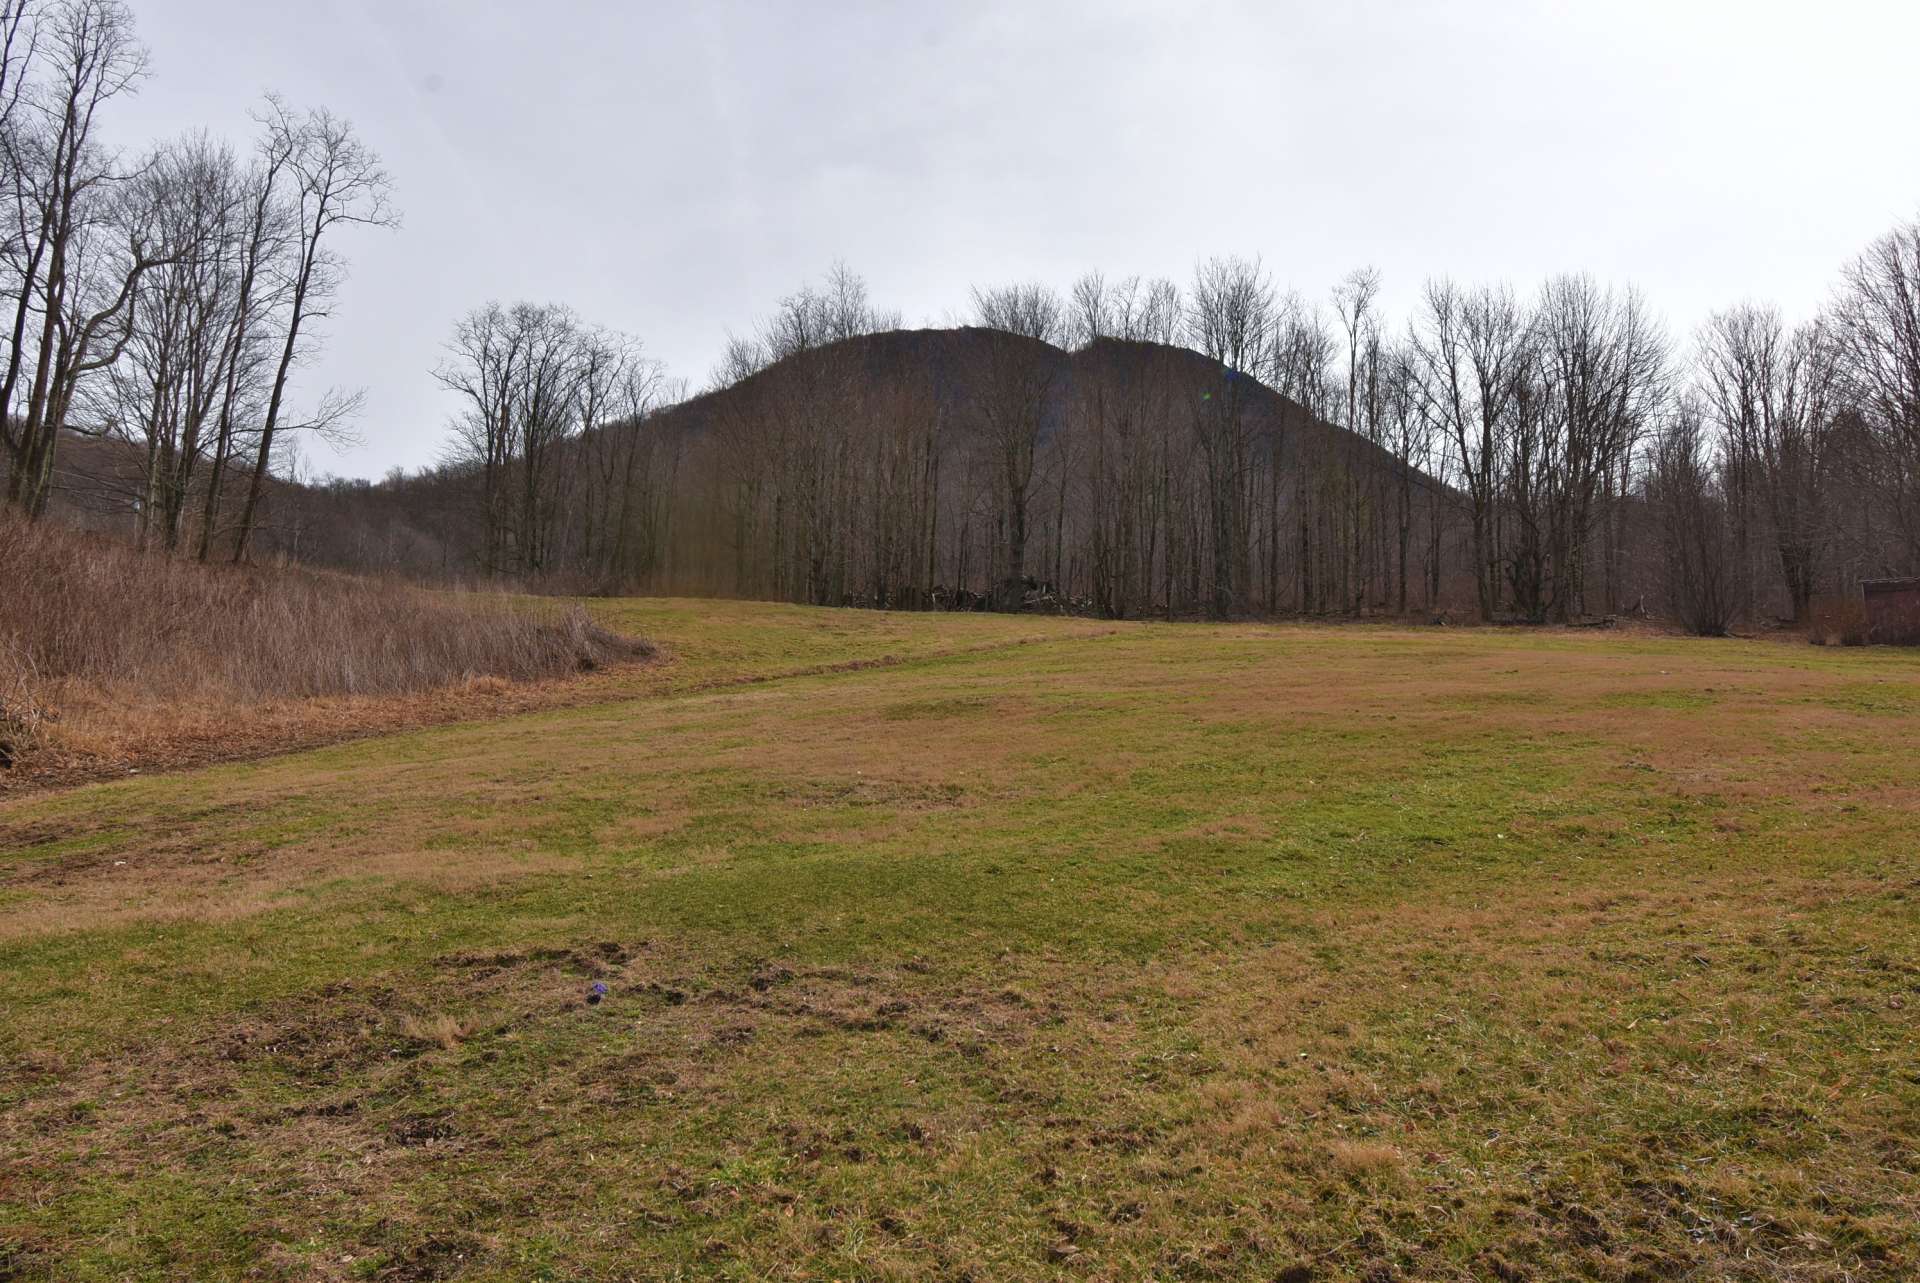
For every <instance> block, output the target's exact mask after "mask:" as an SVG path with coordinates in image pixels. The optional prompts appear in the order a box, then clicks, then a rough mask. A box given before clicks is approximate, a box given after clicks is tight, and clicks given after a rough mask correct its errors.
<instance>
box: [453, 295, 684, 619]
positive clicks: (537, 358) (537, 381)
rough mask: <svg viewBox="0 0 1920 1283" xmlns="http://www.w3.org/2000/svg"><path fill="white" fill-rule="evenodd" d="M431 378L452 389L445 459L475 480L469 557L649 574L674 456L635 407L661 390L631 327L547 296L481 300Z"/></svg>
mask: <svg viewBox="0 0 1920 1283" xmlns="http://www.w3.org/2000/svg"><path fill="white" fill-rule="evenodd" d="M435 377H436V378H437V379H438V380H439V381H440V383H441V385H442V386H444V387H446V388H447V389H448V390H450V391H453V392H456V393H458V394H459V396H460V398H461V402H462V407H461V412H460V414H459V415H458V416H457V417H456V419H455V421H454V432H453V435H454V441H453V447H452V450H451V466H452V468H453V469H454V470H455V471H457V472H462V473H465V474H467V475H469V476H470V477H471V478H472V479H473V480H474V481H475V483H476V484H475V486H474V488H473V498H474V507H475V511H476V513H477V520H476V521H475V523H474V525H475V528H476V529H477V531H478V547H477V548H476V549H475V550H474V551H475V553H476V554H477V562H478V568H479V569H481V570H483V571H485V572H487V573H489V574H515V575H521V576H540V575H543V574H547V573H550V572H553V571H556V570H562V569H565V570H572V571H588V572H590V573H592V574H594V575H596V576H599V577H602V578H606V579H610V580H612V581H632V580H634V579H637V578H645V577H646V576H648V575H650V574H652V573H653V571H654V569H655V568H656V565H657V562H658V558H659V557H660V554H661V550H662V548H663V547H664V544H665V540H666V536H667V526H666V520H667V515H668V511H667V498H668V495H669V492H670V490H671V488H672V485H673V474H674V465H675V458H674V454H673V452H672V451H671V450H668V449H663V448H661V447H662V444H663V443H662V441H661V439H660V437H659V434H657V433H655V432H653V431H650V430H649V426H648V420H649V418H650V416H651V415H652V413H653V412H654V411H655V410H656V409H657V408H659V406H660V405H661V404H663V403H664V402H665V401H666V400H668V399H671V395H670V393H671V389H670V386H669V384H668V383H667V381H666V378H665V375H664V372H663V370H662V368H661V366H660V364H659V363H658V362H657V361H654V360H651V359H650V358H648V357H646V356H645V355H644V354H643V353H642V352H641V348H640V344H639V342H638V341H637V340H635V339H633V338H631V337H629V336H627V335H624V334H620V333H617V332H615V331H612V330H607V329H604V328H601V327H598V326H593V325H588V324H586V323H585V322H583V321H581V319H580V318H579V317H578V316H576V315H575V314H574V313H573V311H572V310H571V309H569V308H566V307H562V306H559V305H557V304H544V305H542V304H533V303H517V304H514V305H513V306H511V307H506V306H502V305H501V304H499V303H489V304H487V305H486V306H484V307H480V308H476V309H475V310H474V311H472V312H470V313H468V314H467V315H466V316H465V317H463V318H462V319H461V320H460V322H459V323H458V325H456V326H455V327H454V334H453V339H452V341H451V342H450V343H449V344H448V353H447V357H446V359H445V360H444V361H443V362H442V363H441V365H440V367H439V368H438V369H437V370H436V371H435Z"/></svg>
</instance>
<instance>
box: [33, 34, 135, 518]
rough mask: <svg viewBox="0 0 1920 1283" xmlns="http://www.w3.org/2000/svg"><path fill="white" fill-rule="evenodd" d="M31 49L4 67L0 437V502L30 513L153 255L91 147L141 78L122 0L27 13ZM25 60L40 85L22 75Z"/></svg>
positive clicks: (111, 165) (111, 167)
mask: <svg viewBox="0 0 1920 1283" xmlns="http://www.w3.org/2000/svg"><path fill="white" fill-rule="evenodd" d="M23 15H24V10H23V9H18V8H16V9H12V10H10V11H9V13H8V15H7V20H6V21H5V23H4V24H3V29H0V37H4V40H5V47H6V49H7V51H8V52H9V53H11V51H12V50H13V48H14V47H15V45H16V44H17V43H18V40H19V38H20V37H19V32H20V23H21V22H22V21H23ZM28 48H29V52H28V53H27V54H23V56H22V57H21V59H20V61H19V63H16V64H14V65H13V66H10V67H9V68H8V74H9V76H12V75H15V74H21V75H22V76H23V79H22V80H21V81H19V82H16V83H17V85H18V88H17V90H14V91H11V96H9V97H7V98H5V99H4V107H5V111H6V116H7V121H6V123H7V126H8V128H7V130H6V134H5V137H4V143H5V145H6V149H7V169H8V170H9V176H10V177H11V178H12V180H13V184H14V197H15V208H16V211H17V214H18V226H17V229H15V231H16V233H17V234H16V235H14V236H11V237H10V238H9V239H10V240H11V241H12V244H11V245H10V246H9V249H10V250H11V251H12V253H13V256H14V272H15V276H16V281H15V299H14V317H13V326H12V333H11V336H10V344H9V350H8V355H7V368H6V373H5V375H4V376H0V425H4V426H0V432H4V434H5V436H6V438H7V441H6V444H7V447H8V454H9V456H10V461H11V468H10V472H9V476H8V482H7V499H8V502H9V503H10V504H12V505H14V506H16V507H18V508H21V509H23V510H24V511H26V512H27V513H28V514H29V515H31V516H35V517H37V516H39V515H40V513H41V512H42V511H44V509H45V505H46V501H47V495H48V492H49V488H50V485H51V482H52V477H53V461H54V455H55V452H56V450H57V449H58V447H59V443H60V433H61V431H62V429H64V428H65V427H66V426H67V422H66V413H67V410H68V408H69V406H70V405H71V404H72V402H73V399H74V396H75V394H76V392H77V391H78V387H79V384H80V381H81V380H82V379H83V378H84V377H85V376H86V375H87V374H90V373H93V372H95V371H98V370H100V369H103V368H105V367H106V366H107V365H109V364H111V363H112V361H113V360H114V359H115V358H116V357H117V356H118V354H119V345H120V344H121V343H122V342H124V341H125V336H126V327H125V320H126V312H127V309H128V307H129V305H130V303H131V302H132V299H133V294H134V290H135V289H136V287H137V286H138V285H139V280H140V277H141V275H143V274H144V273H145V272H146V271H147V270H149V269H150V268H151V267H152V266H154V264H155V263H157V262H159V261H160V259H161V258H162V257H163V256H164V251H162V250H160V249H159V248H158V247H157V246H156V245H155V244H154V241H153V239H152V236H151V233H152V228H151V225H150V223H149V222H148V220H147V219H146V218H145V217H143V214H145V213H146V212H147V211H144V210H142V209H141V208H140V207H139V205H138V203H137V202H135V201H130V200H128V199H126V198H125V197H124V196H123V195H122V192H121V187H122V180H123V178H124V175H123V173H122V172H121V170H120V169H119V167H118V165H117V164H116V162H115V158H114V157H113V156H112V155H111V154H110V153H109V152H108V151H107V150H106V149H105V148H104V147H103V146H102V145H101V143H100V141H99V138H98V126H99V123H100V115H101V112H102V110H103V109H104V108H105V107H106V105H107V104H108V103H109V102H111V101H112V100H113V99H114V98H116V97H118V96H119V95H120V94H122V93H124V92H126V91H127V90H129V89H131V88H132V87H133V86H134V85H135V84H136V83H137V82H138V81H139V79H140V78H141V77H142V76H143V75H144V74H145V71H146V66H147V54H146V50H145V49H144V48H143V47H142V46H141V45H140V43H139V42H138V40H137V39H136V38H135V36H134V30H133V15H132V14H131V12H129V11H128V9H127V8H126V6H125V5H124V4H121V3H119V0H60V3H56V4H54V5H52V6H51V7H50V8H48V9H46V10H44V11H41V12H38V13H36V14H35V15H34V16H33V36H32V40H31V43H30V45H29V47H28ZM33 54H37V65H38V66H39V67H40V68H42V69H43V77H44V78H43V79H38V80H35V79H32V78H30V76H31V72H32V70H33V69H34V66H35V63H34V61H32V60H30V59H31V56H32V55H33ZM35 316H37V317H38V328H37V332H35V331H34V330H33V329H32V328H31V322H32V321H33V318H34V317H35ZM29 360H31V362H32V368H31V370H30V371H29V370H28V369H27V363H28V361H29ZM23 375H24V376H25V377H26V387H25V391H26V406H25V412H24V413H19V414H18V416H17V417H18V423H17V425H16V423H15V418H16V413H17V412H16V410H15V405H16V401H15V398H16V397H17V396H18V395H19V393H20V391H21V386H20V380H21V378H22V376H23Z"/></svg>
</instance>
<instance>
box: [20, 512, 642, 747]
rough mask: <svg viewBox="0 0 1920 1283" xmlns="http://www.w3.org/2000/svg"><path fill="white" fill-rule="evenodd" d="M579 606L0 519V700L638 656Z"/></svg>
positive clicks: (267, 688)
mask: <svg viewBox="0 0 1920 1283" xmlns="http://www.w3.org/2000/svg"><path fill="white" fill-rule="evenodd" d="M650 650H651V647H649V646H648V645H647V643H645V642H642V641H637V640H633V639H629V638H623V637H620V636H617V635H616V634H614V633H611V632H609V631H607V630H606V629H604V628H601V627H600V626H599V625H597V624H595V623H594V622H593V621H592V620H591V619H590V618H589V617H588V616H587V614H586V612H585V611H583V610H581V609H580V608H579V607H577V606H573V607H545V606H541V605H538V604H533V603H527V602H524V601H516V600H513V599H510V598H508V597H506V596H505V595H503V594H493V593H485V592H441V591H428V590H426V589H422V588H417V587H413V586H411V585H407V584H402V583H394V582H383V581H377V580H367V579H359V578H354V577H350V576H345V575H336V574H330V573H325V572H316V571H310V570H304V569H300V568H297V567H270V568H256V567H229V566H204V565H199V564H196V563H192V562H184V561H176V560H171V559H168V558H165V557H161V556H158V555H154V554H148V553H143V552H140V551H138V550H136V549H134V548H132V547H130V546H128V545H126V544H123V543H119V542H117V541H114V540H111V539H107V538H103V537H100V536H95V535H89V534H84V533H80V532H76V531H72V530H63V529H57V528H52V527H49V526H47V525H45V524H44V523H42V524H39V525H31V526H30V525H27V524H25V523H23V522H20V521H18V520H14V519H9V518H0V700H5V701H7V702H6V707H7V708H8V709H9V710H12V709H16V708H17V709H18V710H20V713H19V716H20V717H22V718H24V717H27V716H31V715H44V713H45V708H44V707H43V705H42V703H41V702H40V701H41V700H43V699H44V697H45V693H46V692H48V691H51V690H56V689H59V688H60V687H62V686H63V685H67V684H72V683H81V684H84V685H86V686H88V687H92V688H98V689H99V690H101V691H103V692H120V693H124V694H126V695H128V696H131V697H136V698H140V699H145V700H153V699H163V700H168V701H180V702H183V703H186V702H192V701H198V700H207V701H216V702H236V701H238V702H257V701H270V700H283V699H303V698H308V697H313V696H343V695H395V694H404V693H407V692H413V691H422V690H429V689H432V688H435V687H440V686H446V685H451V684H454V683H458V682H462V681H466V680H470V679H474V678H484V677H493V678H503V679H507V680H511V681H527V680H532V679H537V678H543V677H554V676H559V675H562V674H565V673H570V672H578V671H583V670H587V669H592V668H597V667H600V666H602V665H604V664H607V663H610V662H613V661H615V660H619V659H627V658H635V657H638V656H642V655H645V654H647V653H649V652H650Z"/></svg>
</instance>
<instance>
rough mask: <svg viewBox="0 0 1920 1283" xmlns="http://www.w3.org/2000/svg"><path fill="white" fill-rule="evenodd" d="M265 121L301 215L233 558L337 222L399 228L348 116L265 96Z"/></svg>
mask: <svg viewBox="0 0 1920 1283" xmlns="http://www.w3.org/2000/svg"><path fill="white" fill-rule="evenodd" d="M262 123H263V124H264V126H265V127H266V129H267V132H268V136H269V141H268V144H267V146H268V150H269V152H270V153H277V154H284V155H285V157H286V160H285V162H284V163H285V166H286V171H287V173H288V176H289V178H290V179H291V181H292V184H293V189H294V200H295V201H296V202H297V209H298V220H297V224H296V226H297V232H296V234H295V238H294V240H293V244H292V249H293V255H292V262H291V263H290V264H288V272H287V278H288V279H287V303H286V313H285V320H284V324H285V333H284V335H283V336H282V340H281V345H280V356H279V360H278V363H277V364H276V365H275V367H274V373H273V383H272V387H271V390H270V391H269V392H268V394H267V408H266V416H265V419H264V420H263V421H262V423H261V425H260V438H259V444H258V447H257V449H256V452H255V455H254V463H253V475H252V477H251V478H250V479H249V480H248V483H247V495H246V500H245V502H244V504H243V505H242V507H241V510H240V520H239V526H238V529H237V530H236V532H235V534H234V540H233V560H234V561H235V562H240V561H244V560H245V559H246V555H247V541H248V539H249V537H250V536H251V535H252V533H253V528H254V523H255V522H256V520H257V519H258V515H259V509H260V497H261V495H262V493H264V491H265V488H266V480H267V475H268V472H269V471H270V469H271V468H272V465H273V444H274V437H275V435H276V433H278V432H279V431H280V429H281V426H282V416H283V414H284V412H285V405H286V392H287V381H288V377H289V375H290V374H291V373H292V370H293V365H294V362H295V360H296V359H297V358H298V356H299V354H300V352H301V350H302V349H301V339H302V330H303V329H304V328H305V327H306V326H307V324H308V323H309V322H310V321H312V320H313V319H315V318H316V317H320V316H324V315H325V312H326V308H327V306H328V305H329V303H330V301H331V299H332V297H333V294H334V292H335V291H336V289H337V288H338V286H339V284H340V280H341V278H342V276H343V275H344V271H345V268H344V265H343V263H342V261H341V260H340V259H339V258H338V256H336V255H334V254H333V253H332V252H331V236H332V234H333V233H334V232H335V229H337V228H339V227H341V226H351V225H361V226H368V227H397V226H398V225H399V215H398V214H397V213H396V212H395V211H394V209H393V206H392V203H391V191H392V181H391V180H390V179H389V178H388V176H387V172H386V170H385V169H383V168H382V167H381V165H380V158H379V157H378V156H377V155H376V154H375V153H374V152H373V150H372V149H371V148H369V147H368V146H367V145H366V144H365V143H364V142H362V141H361V139H360V137H359V136H358V135H357V134H356V133H355V132H354V130H353V127H352V125H350V124H349V123H348V122H347V121H345V120H343V119H341V118H340V117H338V116H335V115H334V114H333V113H332V112H330V111H327V110H326V109H325V108H317V109H314V110H312V111H308V112H304V113H296V112H294V111H292V110H291V109H289V108H288V107H287V106H286V104H285V103H283V102H282V101H280V100H279V99H277V98H269V99H268V101H267V109H266V112H265V116H264V119H263V121H262Z"/></svg>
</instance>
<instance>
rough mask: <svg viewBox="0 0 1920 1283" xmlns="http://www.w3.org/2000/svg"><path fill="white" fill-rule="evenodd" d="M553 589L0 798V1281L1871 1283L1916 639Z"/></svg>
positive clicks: (1917, 732) (1890, 1099)
mask: <svg viewBox="0 0 1920 1283" xmlns="http://www.w3.org/2000/svg"><path fill="white" fill-rule="evenodd" d="M597 609H600V610H602V611H604V613H606V614H607V615H608V616H609V617H610V618H611V619H612V620H613V621H614V622H616V623H617V624H619V625H620V626H622V627H624V628H628V629H631V630H634V631H638V632H642V633H645V634H648V635H650V636H653V637H654V638H656V639H657V640H658V641H660V642H661V643H662V644H663V645H664V646H665V647H666V649H667V650H668V651H669V652H670V658H669V659H668V660H666V661H665V662H664V663H663V664H662V665H661V666H659V667H658V668H657V669H654V670H652V671H650V672H649V673H648V674H647V675H646V676H645V677H644V679H640V678H636V679H635V681H634V684H633V690H632V693H631V695H630V696H629V697H625V698H622V699H621V700H619V701H618V702H609V703H604V704H597V705H594V706H590V707H579V708H572V709H566V710H562V711H557V712H548V713H541V714H533V715H527V716H522V717H516V718H511V719H507V720H501V721H496V722H491V723H485V724H473V725H464V726H453V727H443V728H439V729H434V730H430V731H422V732H418V733H413V734H407V735H402V736H396V737H390V738H382V739H375V740H366V741H362V742H359V743H356V744H351V745H345V746H341V747H336V748H331V749H325V750H321V751H316V752H307V753H302V754H298V755H293V756H287V757H281V758H276V759H271V760H267V761H261V762H255V763H251V764H244V765H236V766H226V767H220V768H215V769H209V770H204V771H199V772H193V773H185V774H179V775H171V776H152V777H139V778H133V779H129V780H126V781H122V782H116V783H112V784H106V785H98V786H92V787H87V788H83V789H77V790H73V791H70V792H65V793H60V794H49V795H43V796H29V797H23V798H18V799H15V800H11V801H8V802H5V803H0V853H3V854H0V1011H3V1012H4V1020H3V1029H0V1278H6V1279H36V1280H37V1279H57V1280H62V1281H63V1283H64V1281H66V1280H95V1279H98V1280H107V1279H112V1280H121V1279H183V1280H185V1279H192V1280H223V1279H387V1280H427V1279H461V1280H473V1279H488V1280H508V1279H512V1280H521V1279H595V1280H599V1279H606V1280H616V1279H682V1278H684V1279H699V1278H724V1279H749V1278H770V1279H803V1278H805V1279H863V1280H864V1279H929V1280H932V1279H950V1280H960V1279H973V1280H980V1281H982V1283H985V1281H989V1280H1002V1279H1024V1278H1041V1277H1067V1278H1085V1279H1115V1280H1118V1279H1159V1280H1173V1279H1234V1280H1237V1279H1260V1280H1283V1281H1285V1283H1302V1281H1303V1280H1334V1279H1360V1280H1366V1281H1367V1283H1382V1281H1383V1280H1427V1279H1439V1280H1455V1279H1459V1280H1465V1279H1498V1280H1503V1281H1505V1283H1511V1281H1512V1280H1518V1279H1535V1280H1541V1281H1542V1283H1546V1281H1548V1280H1556V1279H1562V1278H1583V1279H1599V1280H1618V1281H1625V1280H1657V1279H1695V1280H1709V1279H1711V1280H1720V1279H1780V1280H1835V1281H1838V1280H1878V1279H1885V1280H1902V1279H1911V1278H1914V1277H1920V1153H1917V1152H1916V1144H1917V1143H1920V655H1915V654H1912V653H1906V654H1902V653H1897V652H1891V651H1858V650H1856V651H1828V650H1820V649H1815V648H1812V647H1807V646H1801V645H1791V644H1786V643H1779V642H1766V643H1762V642H1737V641H1734V642H1702V641H1686V640H1678V639H1674V640H1664V639H1647V638H1638V637H1626V636H1612V635H1603V634H1578V633H1566V632H1521V631H1492V630H1488V631H1478V630H1452V629H1425V630H1412V629H1407V630H1399V629H1382V628H1372V627H1350V628H1335V627H1325V628H1323V627H1309V626H1279V627H1263V626H1253V625H1245V626H1218V627H1215V626H1202V625H1165V624H1160V625H1152V624H1149V625H1139V624H1109V623H1098V622H1093V621H1072V620H1042V619H1027V618H993V617H964V618H963V617H946V616H931V615H880V614H873V613H860V612H843V611H810V610H803V609H797V608H786V607H772V606H756V605H748V604H727V603H700V602H650V601H649V602H616V603H607V604H604V605H602V606H599V607H597ZM754 679H764V680H754ZM596 984H598V985H604V986H605V997H604V999H603V1000H602V1001H599V1002H597V1003H592V1004H590V1003H589V1002H588V1001H587V999H588V997H589V994H590V993H591V992H592V987H593V986H595V985H596Z"/></svg>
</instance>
